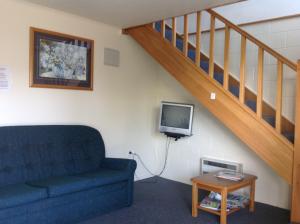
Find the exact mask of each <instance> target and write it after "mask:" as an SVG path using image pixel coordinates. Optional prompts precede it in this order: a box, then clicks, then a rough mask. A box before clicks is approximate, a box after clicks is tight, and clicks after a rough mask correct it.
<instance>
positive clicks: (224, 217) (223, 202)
mask: <svg viewBox="0 0 300 224" xmlns="http://www.w3.org/2000/svg"><path fill="white" fill-rule="evenodd" d="M221 195H222V200H221V221H220V223H221V224H226V223H227V189H224V190H222V192H221Z"/></svg>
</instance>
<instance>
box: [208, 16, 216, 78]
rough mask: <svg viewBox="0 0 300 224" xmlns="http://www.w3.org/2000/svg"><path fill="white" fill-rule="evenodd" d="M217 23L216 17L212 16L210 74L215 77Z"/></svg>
mask: <svg viewBox="0 0 300 224" xmlns="http://www.w3.org/2000/svg"><path fill="white" fill-rule="evenodd" d="M215 23H216V18H215V16H214V15H211V16H210V43H209V71H208V73H209V76H210V77H212V78H213V77H214V66H215V63H214V47H215V46H214V45H215Z"/></svg>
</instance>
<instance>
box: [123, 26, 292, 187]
mask: <svg viewBox="0 0 300 224" xmlns="http://www.w3.org/2000/svg"><path fill="white" fill-rule="evenodd" d="M128 33H129V34H130V35H131V36H132V37H133V38H134V39H135V40H136V41H137V42H138V43H139V44H140V45H141V46H143V47H144V49H145V50H146V51H147V52H148V53H149V54H150V55H151V56H153V57H154V58H155V59H156V60H157V61H158V62H159V63H160V64H161V65H162V66H163V67H164V68H165V69H166V70H167V71H168V72H169V73H170V74H171V75H172V76H173V77H174V78H175V79H177V80H178V81H179V82H180V83H181V84H182V85H183V86H184V87H185V88H186V89H187V90H188V91H189V92H190V93H191V94H192V95H193V96H195V97H196V98H197V99H198V100H199V102H201V104H202V105H204V106H205V107H206V108H207V109H208V110H209V111H210V112H211V113H212V114H213V115H214V116H215V117H217V118H218V119H219V120H220V121H221V122H223V123H224V124H225V125H226V126H227V127H228V128H229V129H230V130H231V131H232V132H233V133H235V135H236V136H238V137H239V138H240V139H241V140H242V141H244V142H245V144H247V145H248V146H249V147H250V148H251V149H252V150H253V151H254V152H255V153H256V154H257V155H258V156H260V157H261V158H262V159H263V160H264V161H265V162H266V163H267V164H268V165H269V166H271V167H272V168H273V169H274V170H275V171H276V172H277V173H278V174H279V175H280V176H282V177H283V178H284V179H285V180H286V181H287V182H288V183H291V182H292V161H293V146H292V144H290V143H288V142H287V140H285V138H284V137H283V136H282V135H280V134H279V133H277V132H276V131H275V129H274V128H271V127H270V126H269V125H268V124H266V123H264V122H261V120H260V119H259V118H258V117H257V116H255V114H253V112H252V111H251V110H250V109H248V108H247V106H241V105H240V102H239V101H238V100H237V99H236V98H235V97H234V96H232V94H230V93H229V92H228V91H225V90H224V88H223V87H222V86H220V85H218V84H217V83H216V82H215V81H213V80H211V79H210V78H209V77H208V76H207V75H205V73H204V71H203V70H202V69H200V68H199V67H198V66H196V65H195V63H194V62H192V61H191V60H189V59H188V58H187V57H185V56H184V55H183V54H182V52H180V51H178V50H177V49H175V48H174V47H173V46H172V44H171V43H170V42H168V41H164V40H162V39H161V37H160V36H159V34H158V33H157V32H154V30H153V29H152V27H138V28H133V29H129V30H128ZM211 92H215V93H216V95H217V98H216V100H210V93H211Z"/></svg>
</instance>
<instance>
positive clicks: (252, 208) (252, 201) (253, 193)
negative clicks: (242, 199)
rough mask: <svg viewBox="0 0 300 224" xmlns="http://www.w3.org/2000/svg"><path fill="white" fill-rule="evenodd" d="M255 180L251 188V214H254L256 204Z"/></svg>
mask: <svg viewBox="0 0 300 224" xmlns="http://www.w3.org/2000/svg"><path fill="white" fill-rule="evenodd" d="M254 198H255V180H253V181H252V182H251V188H250V204H249V210H250V212H254V203H255V200H254Z"/></svg>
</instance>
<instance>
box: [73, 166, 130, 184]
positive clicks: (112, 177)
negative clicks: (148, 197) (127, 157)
mask: <svg viewBox="0 0 300 224" xmlns="http://www.w3.org/2000/svg"><path fill="white" fill-rule="evenodd" d="M76 176H77V177H81V178H85V179H87V180H89V181H91V184H92V185H93V186H94V187H97V186H102V185H106V184H111V183H116V182H120V181H124V180H128V179H129V174H128V172H126V171H125V170H113V169H105V168H101V169H98V170H97V171H93V172H86V173H83V174H78V175H76Z"/></svg>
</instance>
